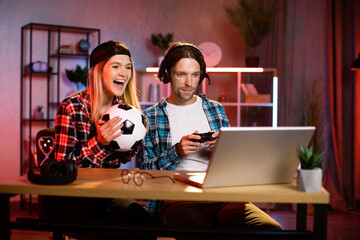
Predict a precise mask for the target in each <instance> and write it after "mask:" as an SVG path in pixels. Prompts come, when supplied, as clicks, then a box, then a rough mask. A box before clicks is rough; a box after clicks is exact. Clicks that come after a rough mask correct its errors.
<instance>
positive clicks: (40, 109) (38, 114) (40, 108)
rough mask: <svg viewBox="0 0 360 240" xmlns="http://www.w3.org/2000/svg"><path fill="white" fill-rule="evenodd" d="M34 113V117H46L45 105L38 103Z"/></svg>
mask: <svg viewBox="0 0 360 240" xmlns="http://www.w3.org/2000/svg"><path fill="white" fill-rule="evenodd" d="M33 113H34V115H33V118H34V119H43V118H44V112H43V106H41V105H38V106H37V107H36V109H35V111H34V112H33Z"/></svg>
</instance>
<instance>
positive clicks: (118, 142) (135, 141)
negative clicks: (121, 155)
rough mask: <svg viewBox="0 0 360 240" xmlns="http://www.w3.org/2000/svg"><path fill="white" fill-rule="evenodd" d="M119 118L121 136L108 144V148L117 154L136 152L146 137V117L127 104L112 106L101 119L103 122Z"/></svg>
mask: <svg viewBox="0 0 360 240" xmlns="http://www.w3.org/2000/svg"><path fill="white" fill-rule="evenodd" d="M116 116H119V117H120V118H121V121H120V123H122V124H123V127H122V128H121V131H122V132H123V133H122V135H120V136H119V137H117V138H115V139H114V140H113V141H111V142H110V144H109V146H110V147H111V148H112V149H114V150H116V151H119V152H127V151H131V150H136V149H137V147H138V146H139V145H140V143H141V141H142V139H144V137H145V135H146V123H145V122H146V120H145V119H146V117H145V115H144V114H142V113H141V112H140V111H139V110H138V109H137V108H135V107H133V106H131V105H128V104H118V105H113V106H112V107H110V108H109V109H107V110H106V111H105V112H104V114H103V115H102V117H101V119H102V120H104V121H105V122H107V121H109V120H110V119H112V118H113V117H116Z"/></svg>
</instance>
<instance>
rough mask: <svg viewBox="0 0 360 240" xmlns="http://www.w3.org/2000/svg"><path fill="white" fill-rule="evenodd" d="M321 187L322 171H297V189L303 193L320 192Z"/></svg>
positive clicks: (315, 169)
mask: <svg viewBox="0 0 360 240" xmlns="http://www.w3.org/2000/svg"><path fill="white" fill-rule="evenodd" d="M321 187H322V170H321V168H314V169H299V170H298V178H297V189H298V190H299V191H304V192H320V191H321Z"/></svg>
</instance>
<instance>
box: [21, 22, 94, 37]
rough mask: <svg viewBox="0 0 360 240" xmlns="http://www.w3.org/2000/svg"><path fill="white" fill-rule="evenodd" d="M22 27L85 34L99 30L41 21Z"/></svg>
mask: <svg viewBox="0 0 360 240" xmlns="http://www.w3.org/2000/svg"><path fill="white" fill-rule="evenodd" d="M23 29H28V30H31V29H32V30H43V31H53V32H68V33H85V34H87V33H94V32H99V29H95V28H83V27H72V26H63V25H50V24H43V23H29V24H27V25H25V26H23Z"/></svg>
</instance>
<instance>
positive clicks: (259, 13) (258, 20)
mask: <svg viewBox="0 0 360 240" xmlns="http://www.w3.org/2000/svg"><path fill="white" fill-rule="evenodd" d="M263 2H264V1H262V0H239V1H238V7H237V8H234V9H231V8H226V7H225V11H226V13H227V15H228V16H229V18H230V21H231V23H232V24H233V25H235V26H236V27H237V28H238V29H239V34H240V36H241V37H242V38H243V40H244V42H245V44H246V46H247V47H248V48H249V49H250V56H247V57H246V58H245V61H246V66H248V67H258V65H259V62H260V58H259V57H258V56H255V48H256V47H257V46H258V45H259V44H260V43H261V42H262V41H263V39H264V38H265V37H266V36H268V35H269V34H270V33H271V32H272V31H273V29H274V21H275V18H276V16H277V15H278V13H279V11H280V9H276V8H275V7H276V0H274V1H273V2H272V3H271V5H270V6H269V7H268V8H265V7H264V5H263Z"/></svg>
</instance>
